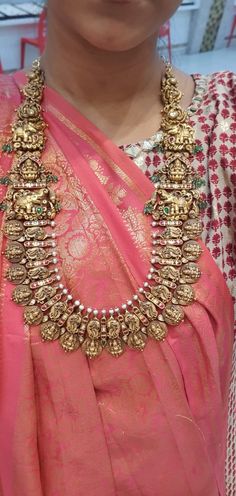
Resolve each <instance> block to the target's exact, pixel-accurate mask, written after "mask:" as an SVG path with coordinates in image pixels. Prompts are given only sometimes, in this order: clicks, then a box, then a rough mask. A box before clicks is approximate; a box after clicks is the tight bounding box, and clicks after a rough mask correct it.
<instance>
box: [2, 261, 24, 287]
mask: <svg viewBox="0 0 236 496" xmlns="http://www.w3.org/2000/svg"><path fill="white" fill-rule="evenodd" d="M26 276H27V271H26V268H25V267H24V265H20V264H13V265H11V267H9V268H8V269H7V273H6V277H7V279H8V280H9V281H11V283H12V284H22V283H23V282H24V280H25V279H26Z"/></svg>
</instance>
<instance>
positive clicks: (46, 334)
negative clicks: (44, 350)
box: [40, 320, 60, 341]
mask: <svg viewBox="0 0 236 496" xmlns="http://www.w3.org/2000/svg"><path fill="white" fill-rule="evenodd" d="M40 332H41V337H42V340H43V341H55V339H58V338H59V337H60V327H58V325H57V324H56V322H51V321H50V320H49V321H48V322H45V323H44V324H42V325H41V329H40Z"/></svg>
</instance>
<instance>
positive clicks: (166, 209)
mask: <svg viewBox="0 0 236 496" xmlns="http://www.w3.org/2000/svg"><path fill="white" fill-rule="evenodd" d="M163 211H164V214H167V215H168V214H169V213H170V208H169V207H164V208H163Z"/></svg>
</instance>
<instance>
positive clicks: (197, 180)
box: [193, 177, 206, 188]
mask: <svg viewBox="0 0 236 496" xmlns="http://www.w3.org/2000/svg"><path fill="white" fill-rule="evenodd" d="M205 184H206V181H205V180H204V179H201V178H200V177H196V178H195V179H194V180H193V186H194V188H201V187H202V186H204V185H205Z"/></svg>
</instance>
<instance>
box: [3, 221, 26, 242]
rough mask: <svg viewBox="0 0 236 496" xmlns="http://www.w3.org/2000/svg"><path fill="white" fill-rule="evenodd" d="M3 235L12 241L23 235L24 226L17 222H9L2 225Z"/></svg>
mask: <svg viewBox="0 0 236 496" xmlns="http://www.w3.org/2000/svg"><path fill="white" fill-rule="evenodd" d="M4 234H5V236H6V237H7V238H9V239H12V240H13V241H15V240H17V239H19V238H21V236H22V235H23V234H24V226H23V224H22V222H20V221H19V220H9V221H7V222H6V223H5V225H4Z"/></svg>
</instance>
